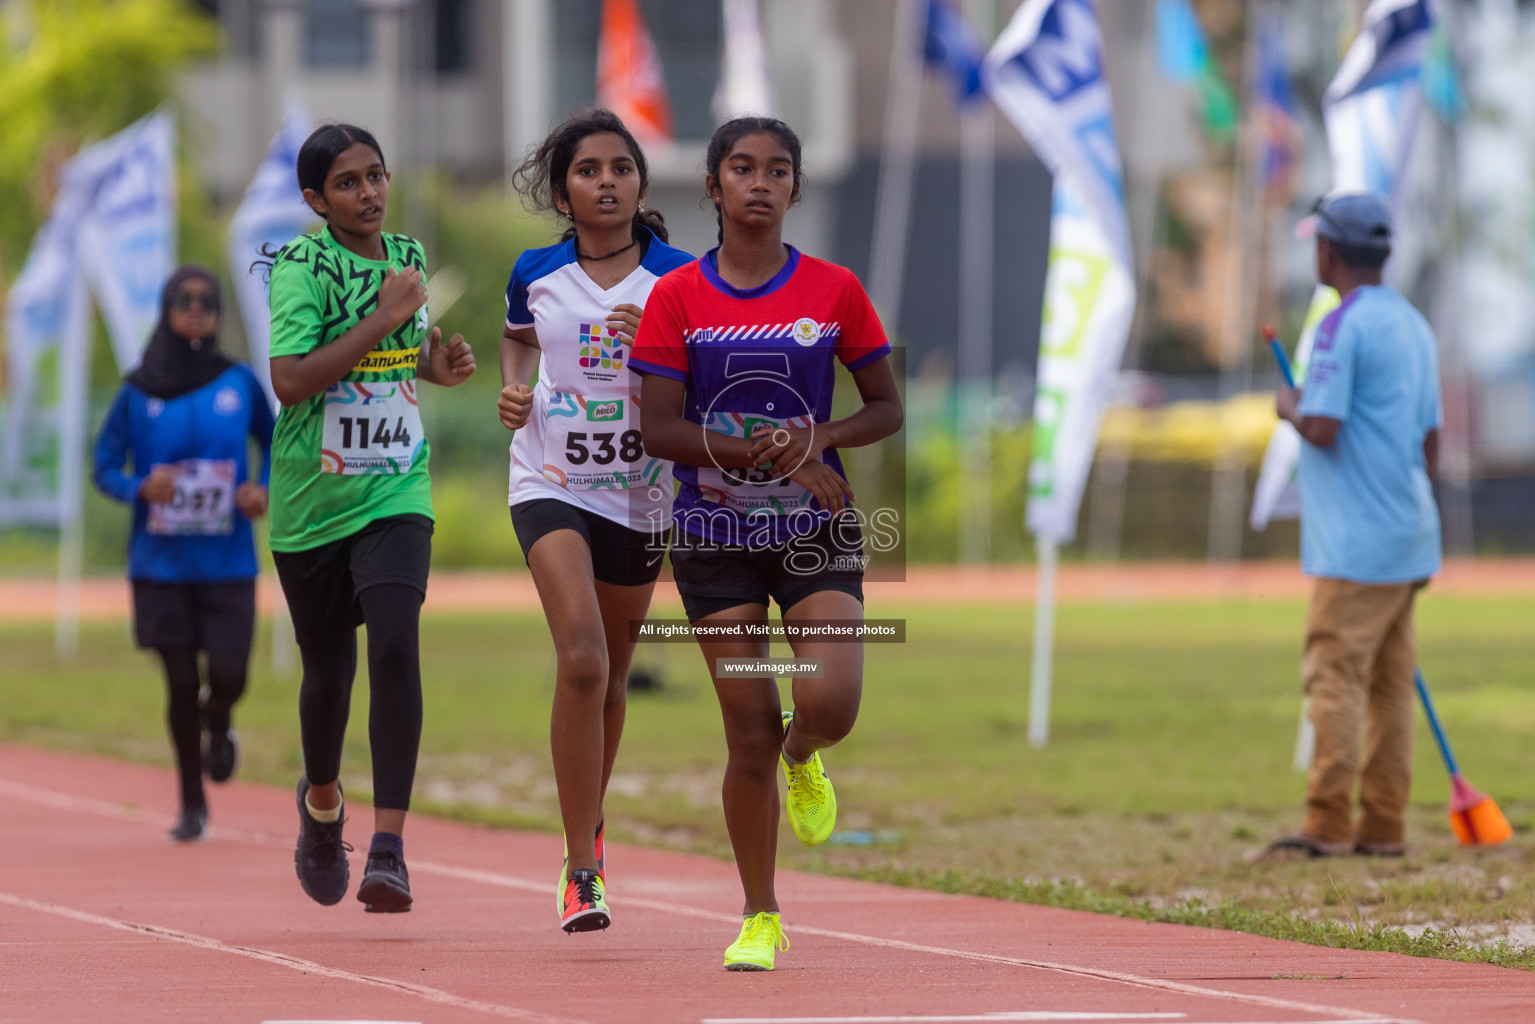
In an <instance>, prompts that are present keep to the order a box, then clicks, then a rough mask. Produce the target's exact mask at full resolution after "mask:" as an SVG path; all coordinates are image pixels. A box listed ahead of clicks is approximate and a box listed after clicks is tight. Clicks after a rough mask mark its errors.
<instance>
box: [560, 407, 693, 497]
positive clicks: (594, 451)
mask: <svg viewBox="0 0 1535 1024" xmlns="http://www.w3.org/2000/svg"><path fill="white" fill-rule="evenodd" d="M635 397H636V396H634V395H630V396H628V397H625V398H592V397H590V396H587V395H576V394H569V393H566V392H560V391H556V392H553V393H552V394H550V396H549V404H548V407H547V408H546V409H545V410H544V431H543V434H544V476H545V478H547V479H549V480H551V481H553V482H554V483H557V484H559V485H560V486H561V487H565V488H569V489H570V490H573V491H602V490H618V491H626V490H631V489H633V488H636V487H642V486H649V485H651V484H654V483H656V482H657V481H659V480H660V479H661V475H662V473H663V472H665V469H666V465H665V463H664V462H662V461H661V460H660V459H653V458H651V457H650V456H648V455H646V454H645V447H644V445H642V444H641V443H640V431H639V417H637V416H635V415H634V410H635V409H636V403H635Z"/></svg>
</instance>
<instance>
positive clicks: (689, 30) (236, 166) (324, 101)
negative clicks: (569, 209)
mask: <svg viewBox="0 0 1535 1024" xmlns="http://www.w3.org/2000/svg"><path fill="white" fill-rule="evenodd" d="M205 6H209V7H210V8H211V9H213V10H214V11H215V13H216V15H217V17H218V19H219V22H220V24H221V26H222V28H223V30H224V34H225V39H226V46H225V48H224V51H223V53H222V54H221V56H220V58H219V59H218V60H217V61H216V62H215V63H213V64H211V65H209V66H206V67H204V68H201V69H199V70H198V71H196V72H195V73H194V74H192V75H191V76H190V77H189V80H188V82H187V85H186V90H185V98H186V102H187V105H188V107H189V109H190V111H191V117H190V123H189V124H188V125H187V128H188V130H189V131H190V132H191V133H192V134H193V135H194V136H195V137H197V138H198V139H199V140H200V141H199V142H198V143H197V144H196V145H195V146H194V149H195V151H196V152H197V153H198V154H199V157H198V162H199V165H200V167H201V170H202V173H203V174H204V176H205V178H206V182H207V185H208V186H209V188H210V189H211V190H212V192H213V193H214V195H215V197H216V198H218V199H219V200H220V201H221V202H226V203H227V202H231V201H233V200H234V198H235V197H237V196H238V195H239V193H240V191H241V190H242V189H243V188H244V187H245V184H246V182H247V181H248V179H249V176H250V173H251V170H252V168H254V166H255V164H256V162H257V161H258V160H259V158H260V155H261V153H262V152H263V150H264V147H265V146H266V144H267V141H268V139H269V138H270V136H271V134H272V132H273V131H275V129H276V126H277V124H278V122H279V120H280V118H281V116H282V111H283V109H284V107H285V105H286V103H287V102H288V100H289V99H290V98H298V99H301V100H302V101H303V102H304V103H305V104H306V105H307V107H308V109H309V110H310V112H311V114H312V115H313V116H314V117H316V118H318V119H342V120H348V121H354V122H356V123H358V124H362V125H365V126H367V127H369V128H370V129H371V130H373V131H374V132H375V133H376V134H377V135H378V137H379V141H380V142H381V144H382V145H383V146H384V148H385V150H386V155H387V156H388V159H389V162H390V165H391V167H393V168H397V169H400V170H402V171H405V172H409V171H412V170H416V169H420V168H423V167H432V168H440V169H442V170H445V171H446V172H448V173H449V174H450V175H451V177H452V178H454V179H456V180H457V181H459V182H461V183H466V184H471V185H472V184H475V183H481V184H490V183H494V182H498V181H499V180H501V179H502V178H503V177H504V175H505V174H506V172H507V170H508V169H509V168H511V167H514V166H515V165H516V164H517V163H518V162H519V161H520V159H521V156H522V154H523V153H524V152H525V151H526V150H527V149H528V148H529V147H530V146H531V145H533V144H535V143H536V142H537V141H539V140H540V139H542V138H543V136H544V134H545V132H546V131H547V130H548V128H549V127H550V126H551V125H552V124H553V123H555V122H556V121H557V120H559V118H560V117H561V116H563V115H564V114H565V113H567V112H569V111H572V110H575V109H578V108H579V107H581V106H583V105H585V104H588V103H590V102H592V100H593V97H594V95H595V91H596V67H597V37H598V26H599V20H600V13H601V0H209V2H208V3H206V4H205ZM760 7H761V10H762V15H763V31H764V34H765V37H766V38H765V43H766V50H767V53H768V59H769V63H770V69H769V70H770V73H771V76H772V82H773V89H774V93H775V98H776V101H777V104H778V109H776V110H775V111H774V113H775V114H777V115H778V116H780V117H782V118H783V119H784V120H785V121H787V122H788V123H789V124H790V125H792V126H793V127H794V128H795V129H796V131H798V132H799V134H800V135H801V137H802V139H803V140H804V144H805V172H806V188H805V190H804V199H803V201H802V203H801V205H800V207H799V208H798V209H797V210H796V211H795V212H794V213H792V214H791V215H790V219H789V221H788V225H787V230H788V235H789V237H790V240H791V241H793V242H794V243H795V244H797V245H799V246H800V247H801V248H803V249H804V250H806V251H807V252H811V253H815V254H819V255H823V256H825V257H827V258H829V259H832V260H836V261H837V262H840V263H844V264H846V265H848V266H851V267H852V268H853V269H854V270H855V271H857V272H858V273H860V274H861V275H866V273H867V270H868V268H869V262H870V246H871V244H872V225H873V220H874V207H875V197H876V193H877V191H878V184H879V170H880V153H881V147H882V139H883V134H882V133H883V129H884V125H885V99H886V92H887V88H888V84H889V80H890V62H891V44H892V32H893V28H894V20H895V14H896V11H897V10H898V9H900V7H901V5H900V3H898V2H892V0H766V2H763V3H761V5H760ZM909 7H910V9H912V10H916V11H920V9H921V8H920V5H919V4H910V5H909ZM1015 7H1016V0H1000V2H995V3H988V4H986V5H984V8H985V10H984V11H983V13H986V12H989V14H990V17H991V20H992V22H993V25H992V26H991V30H990V33H989V34H992V35H994V34H995V31H996V30H997V29H1000V27H1001V25H1002V24H1003V23H1004V22H1005V20H1006V18H1007V17H1008V16H1010V15H1011V14H1012V11H1013V9H1014V8H1015ZM641 8H642V11H643V15H644V18H645V20H646V22H647V24H648V27H649V28H650V31H651V33H652V35H653V36H654V37H655V40H656V44H657V48H658V50H659V51H660V59H661V63H662V67H663V71H664V74H665V77H666V83H667V88H668V91H669V93H670V97H671V103H672V108H673V114H674V119H675V124H676V128H677V135H678V142H677V145H676V147H675V149H673V150H672V151H670V152H651V153H648V154H647V155H648V156H649V158H650V161H651V167H652V171H653V185H652V193H651V198H650V205H652V206H654V207H656V208H657V209H660V210H662V211H663V212H664V213H665V214H666V217H667V222H668V224H669V225H672V226H673V241H674V242H675V243H677V244H680V245H682V246H683V247H685V248H688V249H689V250H691V251H695V252H701V251H703V250H705V249H707V248H708V247H710V246H711V245H713V244H714V237H715V224H714V214H713V210H712V208H709V207H707V204H706V203H704V201H703V187H702V180H703V173H702V165H703V150H704V145H705V143H706V141H707V139H708V137H709V135H710V134H711V133H712V132H713V130H714V127H715V124H716V122H715V119H714V116H713V113H712V111H711V108H710V104H711V99H712V97H713V94H714V90H715V87H716V84H717V82H718V79H719V71H720V54H721V46H722V39H721V33H722V24H721V4H720V0H642V2H641ZM920 41H921V37H920V34H918V36H917V44H918V45H920ZM912 73H914V74H917V75H920V76H921V77H922V78H923V79H924V81H923V83H922V85H921V88H920V95H921V104H920V109H919V110H916V111H913V112H912V116H919V117H920V123H921V127H920V134H919V143H918V146H919V153H918V162H917V171H916V192H915V201H914V203H913V208H912V214H911V222H910V224H911V226H910V232H909V242H908V258H907V266H906V272H905V278H904V288H903V289H902V290H901V298H900V303H899V304H900V310H899V324H900V332H901V335H902V338H903V340H904V341H905V342H906V344H907V345H908V346H909V347H910V349H911V350H912V351H913V353H914V355H915V356H916V358H915V359H914V361H913V362H912V364H911V365H912V368H913V369H914V370H918V369H920V368H921V367H923V366H925V367H926V368H927V371H928V372H930V373H934V374H946V373H947V372H949V371H951V370H952V365H953V360H952V358H951V356H950V355H949V354H950V353H952V352H953V351H954V348H955V340H956V331H957V328H956V326H955V325H956V323H957V321H958V307H957V303H958V298H957V296H958V295H959V293H960V288H959V269H958V268H959V265H960V260H959V252H960V247H961V240H960V238H959V227H958V222H957V218H956V214H955V210H956V206H957V203H958V196H959V187H960V186H959V179H960V162H959V143H958V139H959V128H958V125H959V120H960V118H959V116H958V115H957V114H956V112H955V107H954V103H953V100H952V98H951V96H950V95H949V91H948V87H947V83H946V82H944V81H942V80H940V79H939V78H938V77H937V76H935V75H925V74H923V73H922V72H921V71H920V70H918V66H917V65H916V64H915V62H913V65H912ZM984 116H987V117H992V118H993V119H994V127H995V136H996V138H997V140H998V145H997V159H996V164H995V169H996V185H995V190H994V199H995V204H996V232H995V244H994V251H993V257H994V258H993V259H992V261H991V265H992V267H993V278H994V289H993V294H994V295H995V297H996V298H995V301H994V303H993V307H994V309H993V317H992V322H993V324H994V325H995V327H994V333H995V338H994V344H993V351H994V352H995V353H996V358H995V362H994V368H995V369H997V370H999V371H1001V370H1003V369H1005V368H1007V367H1011V368H1012V370H1013V371H1014V372H1015V373H1017V372H1022V373H1024V374H1025V375H1026V374H1027V369H1028V368H1032V366H1033V360H1034V353H1035V347H1036V345H1037V334H1038V324H1039V315H1040V301H1041V300H1040V295H1041V290H1042V282H1043V275H1044V266H1045V254H1046V245H1047V241H1048V217H1049V192H1050V181H1049V177H1048V175H1047V174H1046V173H1045V172H1044V170H1043V168H1042V167H1041V166H1040V165H1039V163H1038V162H1037V161H1036V160H1035V159H1034V157H1033V155H1032V154H1031V153H1029V151H1028V150H1027V147H1026V146H1025V145H1024V144H1023V142H1022V140H1021V138H1019V136H1018V135H1017V133H1016V132H1015V131H1014V130H1013V129H1012V127H1011V126H1010V125H1008V124H1007V123H1006V122H1005V121H1003V120H1002V119H1001V118H1000V117H996V116H995V115H994V114H992V113H989V112H988V113H986V114H985V115H984ZM406 180H407V181H408V180H409V179H408V178H407V179H406ZM866 279H867V278H866Z"/></svg>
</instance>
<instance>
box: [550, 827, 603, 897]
mask: <svg viewBox="0 0 1535 1024" xmlns="http://www.w3.org/2000/svg"><path fill="white" fill-rule="evenodd" d="M606 824H607V821H606V820H603V821H599V822H597V874H599V875H601V876H602V877H603V878H604V879H606V878H607V877H608V871H607V864H606V863H605V861H604V859H603V852H604V851H603V845H604V844H603V842H602V827H603V826H604V825H606ZM560 845H561V846H563V847H564V850H565V853H564V858H563V859H562V860H561V861H560V880H559V881H558V882H556V883H555V885H554V911H555V913H557V914H563V913H565V883H566V882H568V881H570V841H569V840H568V839H566V838H565V833H563V832H561V833H560Z"/></svg>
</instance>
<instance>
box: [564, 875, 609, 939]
mask: <svg viewBox="0 0 1535 1024" xmlns="http://www.w3.org/2000/svg"><path fill="white" fill-rule="evenodd" d="M605 897H606V893H604V892H603V884H602V876H601V875H599V874H598V873H597V872H595V871H593V870H591V869H590V868H577V869H576V870H574V871H572V872H571V873H570V881H568V882H566V883H565V906H564V909H563V912H562V913H561V915H560V927H561V928H563V929H565V931H566V932H567V933H568V934H571V935H574V934H575V933H576V932H594V931H599V930H601V929H603V928H606V927H607V926H608V925H610V924H612V923H613V913H612V911H610V910H609V909H608V901H607V899H606V898H605Z"/></svg>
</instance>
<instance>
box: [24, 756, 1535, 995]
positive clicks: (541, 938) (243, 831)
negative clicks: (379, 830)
mask: <svg viewBox="0 0 1535 1024" xmlns="http://www.w3.org/2000/svg"><path fill="white" fill-rule="evenodd" d="M173 791H174V787H173V783H172V780H171V777H170V774H169V773H168V772H166V771H163V770H159V769H154V768H148V767H143V766H138V765H128V764H121V763H117V762H113V761H107V760H103V759H99V758H90V757H83V756H78V755H69V754H60V753H55V752H46V751H39V750H32V749H28V748H21V747H5V746H0V822H3V826H0V837H3V842H0V1022H5V1024H9V1022H20V1021H27V1022H62V1021H81V1022H87V1021H88V1022H91V1024H96V1022H102V1021H113V1022H121V1024H139V1022H150V1021H154V1022H162V1021H198V1022H202V1021H220V1022H251V1024H257V1022H262V1021H289V1022H291V1021H336V1020H349V1021H359V1020H364V1021H391V1022H393V1021H420V1022H427V1021H431V1022H458V1021H466V1022H468V1021H485V1020H493V1019H508V1020H523V1021H549V1022H578V1021H589V1022H599V1021H621V1022H630V1021H636V1022H638V1021H668V1022H671V1021H677V1022H698V1021H711V1022H721V1021H731V1022H737V1024H743V1022H745V1021H757V1022H766V1021H775V1022H782V1021H793V1020H797V1021H801V1022H808V1021H811V1020H814V1021H821V1022H851V1021H861V1022H865V1024H874V1022H876V1021H890V1022H895V1021H922V1020H926V1021H981V1022H1001V1021H1022V1020H1028V1021H1084V1020H1095V1021H1103V1022H1109V1024H1113V1022H1119V1024H1131V1022H1137V1021H1172V1022H1187V1024H1213V1022H1226V1021H1229V1022H1259V1021H1267V1022H1285V1024H1291V1022H1294V1024H1301V1022H1311V1021H1333V1022H1335V1024H1336V1022H1339V1021H1358V1022H1365V1021H1371V1022H1374V1024H1384V1022H1386V1021H1397V1022H1405V1021H1424V1022H1436V1024H1437V1022H1443V1024H1460V1022H1465V1024H1471V1022H1476V1024H1485V1022H1492V1021H1510V1022H1513V1021H1529V1020H1531V1019H1532V1017H1535V975H1531V974H1527V973H1524V972H1517V971H1510V970H1503V969H1500V968H1495V967H1486V966H1473V965H1465V964H1451V963H1445V962H1441V961H1432V960H1417V959H1412V958H1410V957H1403V956H1396V955H1392V954H1385V953H1358V952H1349V951H1340V950H1329V949H1319V948H1315V947H1311V946H1304V945H1299V944H1295V943H1285V942H1276V941H1272V940H1269V939H1260V938H1255V937H1252V936H1248V935H1239V934H1235V933H1231V932H1218V931H1208V930H1202V929H1196V928H1184V927H1179V926H1174V925H1157V924H1145V923H1141V922H1133V921H1126V920H1121V919H1117V918H1108V917H1099V916H1096V915H1092V914H1084V913H1076V912H1071V911H1061V910H1050V909H1044V908H1039V907H1029V906H1021V905H1017V904H1010V903H1001V902H994V901H990V900H983V899H975V898H968V897H955V896H943V895H937V894H934V893H927V892H919V891H910V890H904V889H898V888H892V887H889V886H880V885H871V884H867V883H861V882H852V881H846V880H840V879H832V878H821V877H816V876H813V875H801V874H792V873H786V874H785V875H783V876H781V878H780V897H781V899H783V901H784V907H785V922H786V930H787V931H788V933H789V935H790V937H791V939H792V940H793V948H792V949H790V950H789V951H788V952H786V953H780V954H779V956H778V965H779V967H778V970H777V971H776V972H774V973H772V974H731V973H727V972H725V971H723V970H721V968H720V954H721V952H722V951H723V949H724V947H725V945H726V944H727V943H728V942H729V941H730V940H731V939H732V938H734V936H735V932H736V930H737V928H738V926H739V924H738V923H739V921H740V917H739V909H740V892H739V889H738V888H737V883H736V878H735V872H734V869H733V867H732V866H731V865H729V864H725V863H720V862H717V861H712V860H708V859H705V858H701V857H692V856H684V855H679V854H671V853H662V852H657V851H653V850H645V849H639V848H633V847H625V846H621V845H618V844H610V845H609V847H608V854H607V857H608V865H609V871H610V874H611V876H612V881H611V887H610V890H609V892H610V902H611V903H612V905H613V907H614V915H615V923H614V927H613V928H611V929H610V930H608V931H607V932H598V933H592V934H587V935H578V936H567V935H565V934H563V933H562V932H560V931H559V929H558V927H557V925H556V923H555V917H554V907H553V902H554V901H553V899H552V895H553V894H552V887H553V879H554V875H555V871H556V869H555V865H556V864H558V862H559V840H558V839H557V838H556V837H554V836H549V835H528V834H521V833H514V832H498V831H492V830H489V829H484V828H478V827H474V826H469V825H461V824H456V823H451V822H444V821H436V820H432V819H428V818H422V817H419V816H417V817H414V818H413V819H412V821H411V822H410V825H409V828H408V836H407V839H408V845H409V849H408V853H409V861H410V867H411V878H412V886H413V888H414V890H415V895H416V900H417V902H416V909H415V910H414V911H412V912H411V913H409V914H402V915H394V916H373V915H368V914H365V913H363V910H362V907H361V905H360V904H358V903H357V902H356V901H355V900H353V899H352V898H350V895H349V896H348V898H347V899H346V900H345V901H343V902H342V904H341V905H340V906H336V907H321V906H318V905H317V904H315V903H312V902H310V900H309V899H308V898H307V897H305V896H304V895H303V893H302V892H301V891H300V890H299V887H298V883H297V881H296V879H295V878H294V875H293V858H292V837H293V835H294V831H295V827H294V826H295V822H294V817H295V812H294V809H293V797H292V794H291V793H290V792H284V791H281V790H276V789H272V788H269V787H264V786H256V785H247V784H243V783H240V782H234V783H231V784H230V785H228V786H224V787H219V788H216V789H215V790H214V791H213V792H212V794H211V797H212V801H213V826H212V828H211V830H210V838H209V839H208V841H207V842H205V843H201V844H194V845H190V846H177V845H172V844H169V843H167V842H166V840H165V839H164V829H165V828H166V827H167V825H168V824H169V823H170V820H171V818H172V810H173V807H172V800H173V795H172V794H173ZM351 817H352V819H353V820H354V822H355V824H354V825H353V826H352V828H351V838H352V840H353V841H354V842H356V843H358V844H359V845H363V844H365V843H366V839H367V836H368V831H369V830H368V828H367V824H368V822H369V819H370V815H369V812H368V811H367V809H366V808H363V807H360V806H359V807H353V808H352V810H351ZM361 869H362V864H361V854H360V853H358V854H353V861H352V878H353V883H354V887H355V882H356V879H357V878H358V877H359V876H360V873H361Z"/></svg>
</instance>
